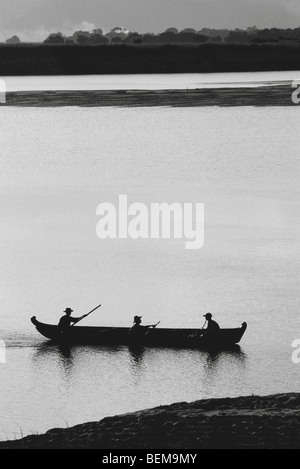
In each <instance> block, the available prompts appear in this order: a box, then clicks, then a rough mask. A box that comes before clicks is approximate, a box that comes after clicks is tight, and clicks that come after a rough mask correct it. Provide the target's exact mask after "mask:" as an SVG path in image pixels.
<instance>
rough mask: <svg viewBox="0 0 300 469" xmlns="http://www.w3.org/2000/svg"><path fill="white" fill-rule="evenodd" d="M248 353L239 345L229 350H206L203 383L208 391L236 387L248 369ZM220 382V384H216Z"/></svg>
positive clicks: (208, 392)
mask: <svg viewBox="0 0 300 469" xmlns="http://www.w3.org/2000/svg"><path fill="white" fill-rule="evenodd" d="M246 362H247V355H246V353H245V352H244V351H243V350H242V349H241V347H240V346H239V345H236V346H234V347H232V348H230V349H227V350H222V351H220V350H210V351H206V357H205V363H204V370H203V371H204V374H203V384H204V388H205V390H206V393H207V394H208V395H210V393H212V392H213V390H215V389H217V388H218V387H220V388H222V387H223V388H227V389H228V394H230V390H232V389H236V388H237V387H238V383H240V382H241V381H242V380H243V376H244V372H245V370H246ZM217 384H218V386H216V385H217Z"/></svg>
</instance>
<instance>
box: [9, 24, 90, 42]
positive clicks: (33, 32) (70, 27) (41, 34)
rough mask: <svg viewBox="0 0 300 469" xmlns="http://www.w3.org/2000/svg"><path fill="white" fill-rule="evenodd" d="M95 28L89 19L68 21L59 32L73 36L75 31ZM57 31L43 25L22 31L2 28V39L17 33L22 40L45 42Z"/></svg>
mask: <svg viewBox="0 0 300 469" xmlns="http://www.w3.org/2000/svg"><path fill="white" fill-rule="evenodd" d="M93 29H96V26H95V25H94V23H90V22H89V21H82V22H81V23H78V24H74V23H72V22H71V21H66V22H65V23H63V26H62V27H61V28H59V32H61V33H62V34H64V35H65V36H71V35H72V34H73V33H74V32H75V31H93ZM57 32H58V29H57V28H55V27H53V28H46V27H45V26H43V25H41V26H38V27H37V28H35V29H23V30H20V31H16V30H10V29H7V30H3V29H2V30H1V31H0V41H1V42H4V41H5V40H6V39H8V38H9V37H11V36H14V35H16V36H18V37H19V38H20V39H21V42H43V41H44V40H45V39H46V38H47V37H48V36H49V34H51V33H57Z"/></svg>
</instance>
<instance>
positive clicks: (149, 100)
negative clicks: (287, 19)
mask: <svg viewBox="0 0 300 469" xmlns="http://www.w3.org/2000/svg"><path fill="white" fill-rule="evenodd" d="M294 91H295V89H293V88H292V86H291V84H290V85H287V84H284V85H271V86H258V87H245V88H200V89H193V90H112V91H108V90H102V91H14V92H7V93H6V103H3V104H1V105H0V107H2V106H4V107H5V106H17V107H18V106H19V107H59V106H81V107H110V106H112V107H156V106H158V107H161V106H167V107H208V106H220V107H235V106H259V107H269V106H297V104H294V103H293V101H292V93H293V92H294ZM298 95H299V94H298Z"/></svg>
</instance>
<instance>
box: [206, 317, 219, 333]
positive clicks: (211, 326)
mask: <svg viewBox="0 0 300 469" xmlns="http://www.w3.org/2000/svg"><path fill="white" fill-rule="evenodd" d="M204 317H205V319H206V321H207V328H206V334H205V335H206V336H208V335H209V336H213V335H217V334H218V333H219V330H220V326H219V324H218V323H217V322H216V321H214V320H213V319H212V314H211V313H206V314H204Z"/></svg>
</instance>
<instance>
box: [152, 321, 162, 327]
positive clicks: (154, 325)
mask: <svg viewBox="0 0 300 469" xmlns="http://www.w3.org/2000/svg"><path fill="white" fill-rule="evenodd" d="M158 324H160V321H158V322H157V323H156V324H153V326H152V327H153V328H154V327H156V326H158Z"/></svg>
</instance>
